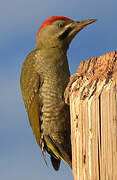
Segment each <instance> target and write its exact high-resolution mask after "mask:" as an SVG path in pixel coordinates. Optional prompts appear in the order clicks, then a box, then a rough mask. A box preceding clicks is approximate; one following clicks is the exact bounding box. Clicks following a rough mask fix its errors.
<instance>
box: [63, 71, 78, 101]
mask: <svg viewBox="0 0 117 180" xmlns="http://www.w3.org/2000/svg"><path fill="white" fill-rule="evenodd" d="M78 77H79V74H78V73H76V74H73V75H72V76H71V77H70V81H69V83H68V85H67V87H66V89H65V92H64V98H65V103H66V104H69V96H70V94H71V93H72V91H73V90H72V91H71V87H72V84H73V83H74V82H75V81H76V80H77V79H78ZM73 89H74V88H73Z"/></svg>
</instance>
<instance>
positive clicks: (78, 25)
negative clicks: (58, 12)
mask: <svg viewBox="0 0 117 180" xmlns="http://www.w3.org/2000/svg"><path fill="white" fill-rule="evenodd" d="M95 21H97V19H89V20H84V21H72V22H71V23H70V24H68V25H67V26H66V28H67V29H69V28H71V31H70V32H69V34H68V43H70V42H71V40H72V39H73V38H74V36H75V35H76V34H77V33H78V32H79V31H81V30H82V29H83V28H84V27H85V26H87V25H88V24H91V23H93V22H95Z"/></svg>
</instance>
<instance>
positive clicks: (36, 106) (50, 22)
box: [20, 16, 96, 170]
mask: <svg viewBox="0 0 117 180" xmlns="http://www.w3.org/2000/svg"><path fill="white" fill-rule="evenodd" d="M95 21H96V20H95V19H91V20H85V21H81V22H79V21H77V22H75V21H72V20H71V19H69V18H66V17H63V16H53V17H50V18H48V19H47V20H46V21H44V22H43V24H42V26H41V28H40V29H39V31H38V36H37V43H36V48H35V50H34V51H32V52H31V53H30V54H29V55H28V56H27V58H26V60H25V62H24V64H23V67H22V72H21V80H20V86H21V92H22V96H23V100H24V103H25V107H26V110H27V113H28V118H29V121H30V125H31V127H32V130H33V133H34V136H35V138H36V141H37V143H38V145H39V146H40V148H41V150H42V153H43V156H44V159H45V151H47V152H48V153H49V154H50V156H51V162H52V165H53V167H54V169H55V170H58V169H59V166H60V160H63V161H65V162H66V163H68V164H69V166H70V167H72V152H71V133H70V111H69V106H68V105H67V104H65V100H64V91H65V88H66V86H67V84H68V82H69V77H70V72H69V67H68V61H67V55H66V54H67V50H68V47H69V44H70V42H71V41H72V39H73V38H74V37H75V35H76V34H77V33H78V32H79V31H80V30H81V29H83V27H85V26H86V25H88V24H90V23H93V22H95ZM45 161H46V159H45Z"/></svg>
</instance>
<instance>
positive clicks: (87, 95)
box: [68, 51, 117, 180]
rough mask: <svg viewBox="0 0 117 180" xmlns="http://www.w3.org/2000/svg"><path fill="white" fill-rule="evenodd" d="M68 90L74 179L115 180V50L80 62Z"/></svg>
mask: <svg viewBox="0 0 117 180" xmlns="http://www.w3.org/2000/svg"><path fill="white" fill-rule="evenodd" d="M68 89H69V99H70V111H71V134H72V163H73V164H72V166H73V175H74V180H117V51H113V52H111V53H107V54H105V55H103V56H100V57H99V58H92V59H89V60H87V61H86V62H82V63H81V64H80V66H79V68H78V72H77V73H76V74H75V75H74V76H73V77H72V78H71V81H70V83H69V85H68Z"/></svg>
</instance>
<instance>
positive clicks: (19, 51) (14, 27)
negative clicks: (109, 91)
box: [0, 0, 117, 180]
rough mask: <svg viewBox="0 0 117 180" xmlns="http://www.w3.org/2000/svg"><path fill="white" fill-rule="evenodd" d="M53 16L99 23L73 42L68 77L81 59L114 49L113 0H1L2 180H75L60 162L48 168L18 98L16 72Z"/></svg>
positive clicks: (116, 16)
mask: <svg viewBox="0 0 117 180" xmlns="http://www.w3.org/2000/svg"><path fill="white" fill-rule="evenodd" d="M52 15H64V16H67V17H70V18H72V19H74V20H84V19H89V18H97V19H98V22H96V23H94V24H91V25H89V26H87V27H86V28H85V29H83V30H82V31H81V32H80V33H79V34H78V35H77V36H76V38H75V39H74V40H73V41H72V43H71V46H70V49H69V51H68V59H69V65H70V70H71V73H75V72H76V70H77V67H78V65H79V63H80V62H81V61H82V60H86V59H88V58H91V57H92V56H97V57H98V56H100V55H102V54H105V53H106V52H109V51H112V50H117V0H103V1H102V0H87V1H86V0H71V1H70V0H59V1H55V0H51V1H50V0H20V1H19V0H10V1H8V0H1V3H0V179H2V180H7V179H8V180H21V179H22V180H36V179H38V180H50V179H56V180H59V179H67V180H71V179H73V176H72V171H71V170H70V168H69V167H68V166H67V165H66V164H64V163H61V168H60V170H59V171H58V172H55V171H54V170H53V168H52V166H51V164H50V163H49V164H48V165H49V167H47V166H46V165H45V163H44V161H43V159H42V154H41V151H40V149H39V147H38V146H37V144H36V142H35V139H34V137H33V134H32V130H31V128H30V125H29V122H28V118H27V114H26V111H25V108H24V104H23V100H22V97H21V93H20V83H19V80H20V72H21V67H22V64H23V62H24V59H25V57H26V55H27V54H28V53H29V52H30V51H31V50H33V48H34V47H35V43H36V33H37V31H38V28H39V26H40V25H41V23H42V22H43V21H44V20H45V19H46V18H48V17H49V16H52Z"/></svg>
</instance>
